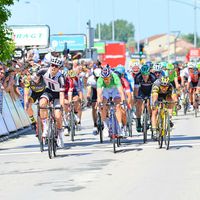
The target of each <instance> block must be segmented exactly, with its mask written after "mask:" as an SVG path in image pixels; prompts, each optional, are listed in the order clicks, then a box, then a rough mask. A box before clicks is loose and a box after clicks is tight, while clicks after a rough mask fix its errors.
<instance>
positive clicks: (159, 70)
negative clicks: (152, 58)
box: [153, 63, 162, 72]
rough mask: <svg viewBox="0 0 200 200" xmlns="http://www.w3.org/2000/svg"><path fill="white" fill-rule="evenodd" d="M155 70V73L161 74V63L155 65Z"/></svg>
mask: <svg viewBox="0 0 200 200" xmlns="http://www.w3.org/2000/svg"><path fill="white" fill-rule="evenodd" d="M153 70H154V71H155V72H161V70H162V66H161V64H160V63H156V64H154V65H153Z"/></svg>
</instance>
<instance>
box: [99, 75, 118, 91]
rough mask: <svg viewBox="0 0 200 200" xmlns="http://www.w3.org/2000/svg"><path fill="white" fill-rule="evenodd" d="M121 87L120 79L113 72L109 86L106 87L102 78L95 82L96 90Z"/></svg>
mask: <svg viewBox="0 0 200 200" xmlns="http://www.w3.org/2000/svg"><path fill="white" fill-rule="evenodd" d="M121 86H122V84H121V80H120V78H119V77H118V76H117V74H115V73H113V72H112V73H111V81H110V84H109V85H106V84H105V83H104V80H103V78H102V77H99V78H98V81H97V88H113V87H116V88H119V87H121Z"/></svg>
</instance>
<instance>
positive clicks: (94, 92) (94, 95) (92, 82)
mask: <svg viewBox="0 0 200 200" xmlns="http://www.w3.org/2000/svg"><path fill="white" fill-rule="evenodd" d="M87 86H89V87H91V88H92V101H93V102H96V100H97V78H96V77H95V76H94V75H91V76H89V78H88V80H87Z"/></svg>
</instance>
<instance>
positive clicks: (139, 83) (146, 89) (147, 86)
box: [135, 73, 156, 96]
mask: <svg viewBox="0 0 200 200" xmlns="http://www.w3.org/2000/svg"><path fill="white" fill-rule="evenodd" d="M155 81H156V76H155V75H154V74H153V73H150V74H149V79H148V81H147V82H145V81H144V79H143V77H142V74H141V73H138V74H137V75H136V77H135V88H139V94H138V96H141V94H144V95H142V96H150V94H151V88H152V85H153V83H154V82H155Z"/></svg>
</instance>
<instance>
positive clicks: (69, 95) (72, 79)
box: [65, 69, 82, 130]
mask: <svg viewBox="0 0 200 200" xmlns="http://www.w3.org/2000/svg"><path fill="white" fill-rule="evenodd" d="M81 97H82V90H81V84H80V80H79V78H78V75H77V73H76V71H75V70H73V69H71V70H69V71H68V73H67V77H66V80H65V109H66V111H67V112H70V110H69V105H70V103H71V102H72V101H73V102H74V109H75V110H74V113H75V114H76V116H75V117H76V123H77V126H78V130H80V124H81V115H82V109H81Z"/></svg>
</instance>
